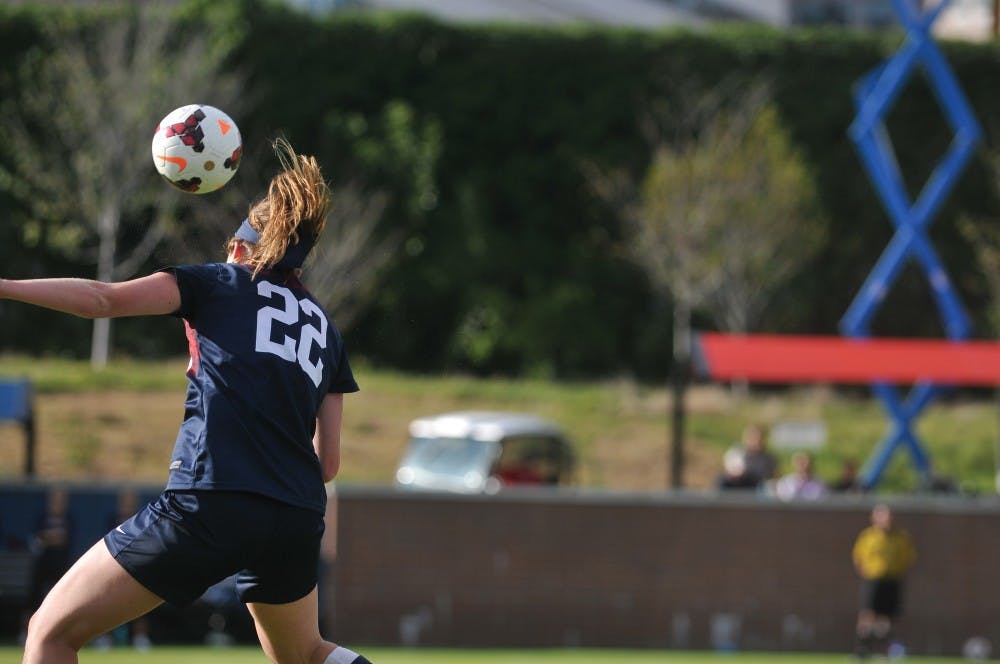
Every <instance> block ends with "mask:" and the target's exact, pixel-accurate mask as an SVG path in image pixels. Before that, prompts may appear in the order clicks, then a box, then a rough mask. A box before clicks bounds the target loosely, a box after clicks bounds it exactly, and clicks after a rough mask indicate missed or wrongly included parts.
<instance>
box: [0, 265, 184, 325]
mask: <svg viewBox="0 0 1000 664" xmlns="http://www.w3.org/2000/svg"><path fill="white" fill-rule="evenodd" d="M0 298H4V299H8V300H16V301H18V302H26V303H28V304H34V305H37V306H39V307H45V308H46V309H54V310H56V311H62V312H65V313H68V314H73V315H75V316H80V317H82V318H116V317H120V316H147V315H155V314H170V313H173V312H175V311H177V309H178V308H179V307H180V305H181V296H180V291H179V290H178V288H177V279H176V278H175V277H174V275H173V274H171V273H169V272H156V273H155V274H151V275H149V276H148V277H141V278H139V279H133V280H131V281H122V282H118V283H105V282H103V281H93V280H90V279H72V278H58V279H23V280H15V279H0Z"/></svg>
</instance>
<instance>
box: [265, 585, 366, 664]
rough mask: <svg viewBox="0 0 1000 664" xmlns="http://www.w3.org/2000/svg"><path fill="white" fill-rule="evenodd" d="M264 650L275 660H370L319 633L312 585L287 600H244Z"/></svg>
mask: <svg viewBox="0 0 1000 664" xmlns="http://www.w3.org/2000/svg"><path fill="white" fill-rule="evenodd" d="M247 607H248V608H249V609H250V615H252V616H253V622H254V626H255V627H256V629H257V636H258V638H260V645H261V646H262V647H263V648H264V653H265V654H266V655H267V656H268V658H270V660H271V661H272V662H276V664H370V663H369V662H368V660H367V659H365V658H364V657H362V656H361V655H359V654H357V653H356V652H354V651H352V650H348V649H347V648H344V647H342V646H338V645H336V644H335V643H331V642H330V641H326V640H324V639H323V637H322V636H320V633H319V603H318V601H317V594H316V589H315V588H313V589H312V592H310V593H309V594H308V595H306V596H305V597H303V598H301V599H298V600H295V601H294V602H288V603H287V604H264V603H261V602H248V603H247Z"/></svg>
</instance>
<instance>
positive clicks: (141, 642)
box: [97, 489, 153, 652]
mask: <svg viewBox="0 0 1000 664" xmlns="http://www.w3.org/2000/svg"><path fill="white" fill-rule="evenodd" d="M138 509H139V498H138V496H137V495H136V493H135V491H132V490H130V489H122V490H121V491H120V492H119V493H118V505H117V509H116V510H115V515H114V516H113V517H112V518H111V522H110V523H109V524H108V528H107V529H108V530H112V529H113V528H115V527H116V526H118V525H119V524H121V523H124V522H125V521H127V520H128V519H129V518H131V517H132V515H133V514H135V513H136V511H137V510H138ZM129 642H131V644H132V647H133V648H135V649H136V650H138V651H140V652H145V651H147V650H149V649H150V648H152V647H153V642H152V640H150V638H149V618H147V617H146V616H140V617H138V618H136V619H135V620H133V621H132V622H130V623H126V624H124V625H120V626H119V627H117V628H116V629H115V630H114V631H113V632H111V633H110V634H106V635H104V636H102V637H99V639H98V643H97V645H99V646H103V647H110V646H111V645H117V646H120V645H126V644H128V643H129Z"/></svg>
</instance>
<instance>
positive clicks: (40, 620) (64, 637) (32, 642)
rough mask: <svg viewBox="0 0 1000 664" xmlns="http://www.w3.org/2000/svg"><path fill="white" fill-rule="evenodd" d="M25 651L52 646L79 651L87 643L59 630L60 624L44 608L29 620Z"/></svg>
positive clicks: (63, 630)
mask: <svg viewBox="0 0 1000 664" xmlns="http://www.w3.org/2000/svg"><path fill="white" fill-rule="evenodd" d="M24 645H25V650H29V649H30V650H33V651H37V650H41V649H42V648H48V647H52V646H58V647H60V648H68V649H71V650H79V649H80V648H82V647H83V646H84V645H85V643H83V642H81V641H80V640H79V639H74V638H73V637H72V634H70V633H69V632H68V631H66V630H65V629H60V628H59V623H58V622H57V621H54V620H53V619H52V617H51V616H49V615H48V612H46V611H45V609H44V606H43V608H41V609H39V610H37V611H35V612H34V613H33V614H32V615H31V618H29V619H28V632H27V635H26V637H25V642H24Z"/></svg>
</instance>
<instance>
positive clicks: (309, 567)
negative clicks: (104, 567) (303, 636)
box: [104, 491, 324, 606]
mask: <svg viewBox="0 0 1000 664" xmlns="http://www.w3.org/2000/svg"><path fill="white" fill-rule="evenodd" d="M323 529H324V524H323V515H322V514H320V513H319V512H315V511H313V510H309V509H305V508H302V507H295V506H294V505H288V504H286V503H282V502H279V501H276V500H272V499H270V498H267V497H265V496H260V495H256V494H252V493H242V492H235V491H166V492H164V493H163V494H161V495H160V497H159V498H157V499H156V500H154V501H153V502H151V503H150V504H149V505H147V506H146V507H145V508H144V509H142V510H140V511H139V513H138V514H136V515H135V516H133V517H132V518H131V519H129V520H128V521H126V522H125V523H123V524H122V525H120V526H118V527H117V528H115V529H114V530H112V531H111V532H109V533H108V534H107V535H105V536H104V543H105V545H107V547H108V551H110V552H111V555H112V556H113V557H114V558H115V560H117V561H118V562H119V563H120V564H121V566H122V567H124V568H125V570H126V571H127V572H128V573H129V574H131V575H132V576H133V577H134V578H135V579H136V580H137V581H138V582H139V583H141V584H142V585H143V586H145V587H146V588H148V589H149V590H151V591H152V592H154V593H155V594H156V595H158V596H159V597H160V598H162V599H163V600H165V601H167V602H169V603H171V604H176V605H178V606H184V605H186V604H190V603H191V602H193V601H194V600H196V599H198V598H199V597H201V595H202V594H203V593H204V592H205V590H206V589H208V587H209V586H212V585H214V584H215V583H217V582H219V581H221V580H222V579H224V578H226V577H228V576H231V575H233V574H237V577H236V591H237V594H238V595H239V598H240V600H241V601H243V602H262V603H265V604H285V603H288V602H294V601H295V600H297V599H301V598H302V597H305V596H306V595H308V594H309V592H310V591H312V589H313V588H314V587H315V586H316V578H317V572H318V570H319V546H320V539H321V538H322V536H323Z"/></svg>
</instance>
